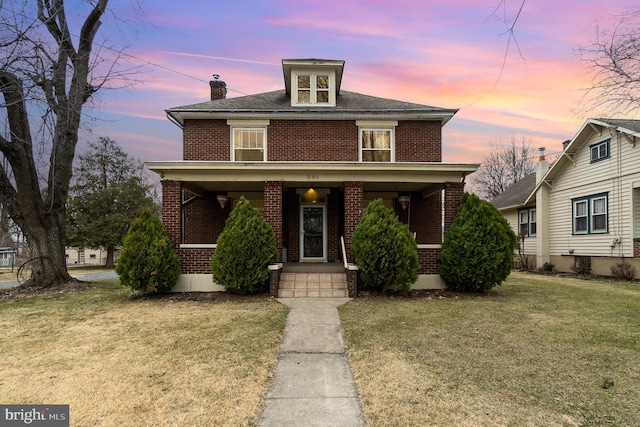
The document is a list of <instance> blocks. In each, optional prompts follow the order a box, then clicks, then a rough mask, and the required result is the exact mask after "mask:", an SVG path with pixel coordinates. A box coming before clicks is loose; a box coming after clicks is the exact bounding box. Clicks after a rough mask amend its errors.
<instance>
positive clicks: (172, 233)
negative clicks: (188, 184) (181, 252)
mask: <svg viewBox="0 0 640 427" xmlns="http://www.w3.org/2000/svg"><path fill="white" fill-rule="evenodd" d="M181 206H182V182H180V181H168V180H163V181H162V223H163V224H164V228H165V230H167V234H168V235H169V237H170V238H171V240H173V244H174V245H179V244H180V243H182V242H181V238H182V231H181V224H180V223H181V213H180V208H181Z"/></svg>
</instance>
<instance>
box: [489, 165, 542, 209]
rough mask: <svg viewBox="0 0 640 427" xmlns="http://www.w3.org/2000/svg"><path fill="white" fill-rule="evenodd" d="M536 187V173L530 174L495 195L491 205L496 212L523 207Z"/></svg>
mask: <svg viewBox="0 0 640 427" xmlns="http://www.w3.org/2000/svg"><path fill="white" fill-rule="evenodd" d="M535 186H536V173H535V172H533V173H530V174H529V175H527V176H525V177H524V178H522V179H521V180H520V181H518V182H516V183H515V184H513V185H512V186H511V187H509V188H507V189H506V190H504V191H503V192H502V193H501V194H499V195H497V196H496V197H495V198H494V199H493V200H491V204H492V205H493V206H495V207H496V209H498V210H505V209H510V208H516V207H520V206H523V205H524V204H525V202H526V201H527V199H528V197H529V195H530V194H531V193H532V192H533V189H534V188H535Z"/></svg>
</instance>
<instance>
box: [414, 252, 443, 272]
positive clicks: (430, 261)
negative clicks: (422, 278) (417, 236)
mask: <svg viewBox="0 0 640 427" xmlns="http://www.w3.org/2000/svg"><path fill="white" fill-rule="evenodd" d="M438 255H440V249H418V261H419V262H420V274H437V273H438Z"/></svg>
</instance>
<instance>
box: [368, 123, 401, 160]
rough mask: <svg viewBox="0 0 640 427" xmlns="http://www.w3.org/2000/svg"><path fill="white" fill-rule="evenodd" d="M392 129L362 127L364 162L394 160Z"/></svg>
mask: <svg viewBox="0 0 640 427" xmlns="http://www.w3.org/2000/svg"><path fill="white" fill-rule="evenodd" d="M393 157H394V156H393V130H392V129H366V128H361V129H360V160H361V161H363V162H392V161H394V158H393Z"/></svg>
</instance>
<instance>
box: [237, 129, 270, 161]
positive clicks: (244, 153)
mask: <svg viewBox="0 0 640 427" xmlns="http://www.w3.org/2000/svg"><path fill="white" fill-rule="evenodd" d="M232 135H233V160H234V161H236V162H263V161H265V160H266V152H267V150H266V148H267V132H266V129H264V128H234V129H233V132H232Z"/></svg>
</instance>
